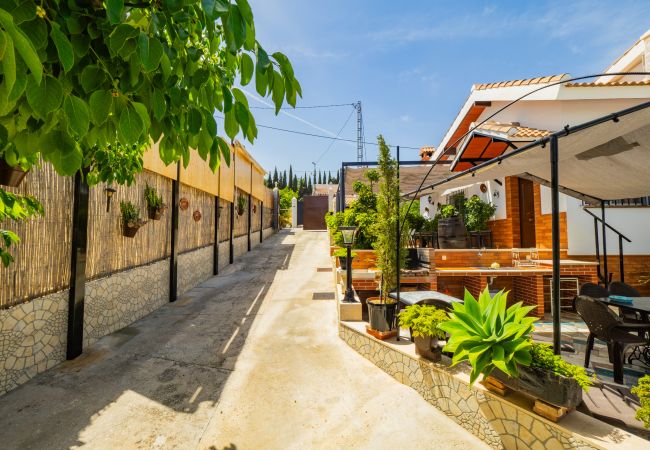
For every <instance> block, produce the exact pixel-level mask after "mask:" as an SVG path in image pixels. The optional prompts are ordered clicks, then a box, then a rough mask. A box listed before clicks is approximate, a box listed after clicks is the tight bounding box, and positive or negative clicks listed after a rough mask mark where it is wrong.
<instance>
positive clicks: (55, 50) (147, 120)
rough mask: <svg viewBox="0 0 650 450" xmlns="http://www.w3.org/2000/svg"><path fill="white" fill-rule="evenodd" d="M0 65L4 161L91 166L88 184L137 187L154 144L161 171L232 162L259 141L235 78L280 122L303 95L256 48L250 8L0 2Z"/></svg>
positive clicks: (280, 61)
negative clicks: (240, 145)
mask: <svg viewBox="0 0 650 450" xmlns="http://www.w3.org/2000/svg"><path fill="white" fill-rule="evenodd" d="M0 60H1V64H0V69H1V72H2V82H1V84H0V157H2V158H3V159H4V160H5V161H6V162H7V163H8V164H9V165H10V166H21V167H22V168H23V169H25V170H26V169H29V168H30V167H31V166H32V165H33V164H35V163H37V162H38V161H39V160H40V159H43V160H45V161H47V162H49V163H51V164H52V165H53V166H54V168H55V169H56V171H57V172H58V173H59V174H61V175H74V174H75V173H77V172H78V171H80V170H81V169H86V173H88V176H87V181H88V183H90V184H94V183H98V182H100V181H107V182H111V181H115V182H118V183H130V182H132V181H133V178H134V174H135V173H136V172H138V171H140V170H142V155H143V153H144V151H145V150H146V148H148V147H149V146H150V144H151V142H152V141H154V142H158V143H159V147H158V148H159V152H160V157H161V159H162V160H163V161H164V162H165V163H166V164H171V163H173V162H176V161H180V160H182V161H183V164H184V165H185V166H187V164H188V163H189V160H190V153H191V150H190V149H196V152H197V153H198V156H199V157H201V158H202V159H204V160H206V161H208V162H209V165H210V168H211V169H212V170H216V168H217V167H218V166H219V164H220V162H221V160H222V159H223V160H224V161H226V163H228V164H229V161H230V149H229V146H228V141H229V140H232V139H234V138H235V136H237V135H238V134H239V133H241V134H242V135H243V136H244V137H245V138H246V139H248V140H249V141H251V142H252V141H253V140H254V139H255V138H256V137H257V126H256V124H255V119H254V117H253V115H252V114H251V112H250V109H249V106H248V100H247V97H246V95H245V94H244V91H242V90H241V89H239V88H236V87H234V85H235V83H236V82H237V81H238V82H239V84H240V85H241V86H247V85H248V84H249V83H251V82H252V81H253V78H254V84H255V90H256V91H257V93H258V94H259V95H261V96H263V97H265V96H270V97H271V98H272V100H273V103H274V105H275V112H276V114H277V113H278V112H279V109H280V107H281V106H282V104H283V103H284V101H285V100H286V102H287V103H289V104H290V105H293V106H295V103H296V98H297V96H299V95H300V96H301V95H302V92H301V87H300V84H299V83H298V81H297V80H296V79H295V76H294V71H293V67H292V65H291V63H290V62H289V59H288V58H287V57H286V56H285V55H284V54H282V53H280V52H276V53H272V54H269V53H268V52H267V51H266V50H265V49H264V48H263V47H262V45H261V44H260V43H259V42H258V41H257V39H256V36H255V24H254V20H253V12H252V10H251V7H250V5H249V3H248V0H236V1H231V0H202V1H200V2H199V1H198V0H184V1H178V0H156V1H151V0H145V1H143V2H132V3H126V2H124V1H123V0H106V1H104V2H101V1H97V0H92V1H91V0H77V1H68V2H64V1H61V0H41V1H38V2H36V1H34V0H3V1H2V2H0ZM215 110H217V111H219V112H220V114H221V115H222V117H223V122H222V123H221V126H219V127H218V126H217V121H216V120H215ZM220 120H221V119H220ZM218 133H219V134H222V133H225V136H226V137H223V136H222V135H219V134H218ZM2 192H3V193H4V192H5V191H2ZM2 198H4V196H3V197H2ZM16 198H18V197H16ZM29 201H31V200H28V202H29ZM14 204H15V203H14ZM0 207H2V208H7V207H8V205H7V204H6V203H5V204H3V205H2V206H0ZM13 220H16V219H13ZM18 220H20V219H18ZM4 235H7V234H6V232H4ZM14 242H15V240H14Z"/></svg>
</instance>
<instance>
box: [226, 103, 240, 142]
mask: <svg viewBox="0 0 650 450" xmlns="http://www.w3.org/2000/svg"><path fill="white" fill-rule="evenodd" d="M224 128H225V129H226V134H227V135H228V137H229V138H230V139H235V136H237V133H238V132H239V123H237V118H236V116H235V111H234V110H233V109H231V110H230V111H228V112H226V113H225V119H224Z"/></svg>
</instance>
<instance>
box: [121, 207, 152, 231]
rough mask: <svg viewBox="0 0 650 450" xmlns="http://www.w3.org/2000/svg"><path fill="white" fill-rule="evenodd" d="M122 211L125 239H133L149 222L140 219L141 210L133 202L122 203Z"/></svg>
mask: <svg viewBox="0 0 650 450" xmlns="http://www.w3.org/2000/svg"><path fill="white" fill-rule="evenodd" d="M120 211H121V212H122V225H123V228H122V234H123V235H124V237H128V238H132V237H134V236H135V234H136V233H137V232H138V230H139V229H140V227H142V226H143V225H144V224H146V223H147V221H146V220H142V219H141V218H140V210H139V209H138V208H136V207H135V205H134V204H133V203H131V202H120Z"/></svg>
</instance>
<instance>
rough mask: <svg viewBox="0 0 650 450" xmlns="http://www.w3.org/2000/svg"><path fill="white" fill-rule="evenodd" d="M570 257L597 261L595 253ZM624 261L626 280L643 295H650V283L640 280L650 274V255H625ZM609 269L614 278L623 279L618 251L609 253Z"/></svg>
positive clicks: (615, 279)
mask: <svg viewBox="0 0 650 450" xmlns="http://www.w3.org/2000/svg"><path fill="white" fill-rule="evenodd" d="M570 258H571V259H577V260H580V261H596V256H594V255H571V256H570ZM601 261H602V257H601ZM623 262H624V267H625V282H626V283H627V284H629V285H631V286H633V287H634V288H635V289H637V290H638V291H639V292H640V293H641V295H643V296H650V283H647V284H641V283H640V280H639V278H640V277H642V276H648V275H650V255H624V256H623ZM594 270H595V269H594ZM607 270H608V271H609V273H611V274H613V276H612V280H614V281H617V280H620V279H621V278H620V275H619V272H620V270H619V261H618V253H616V254H615V255H609V254H608V255H607Z"/></svg>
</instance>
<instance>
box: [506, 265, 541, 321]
mask: <svg viewBox="0 0 650 450" xmlns="http://www.w3.org/2000/svg"><path fill="white" fill-rule="evenodd" d="M512 285H513V288H512V291H513V292H512V294H511V298H514V300H515V301H519V302H523V303H524V305H527V306H534V307H535V309H533V310H532V311H531V312H530V315H531V316H536V317H542V316H543V315H544V277H543V276H542V275H534V276H529V277H515V278H513V279H512Z"/></svg>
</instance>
